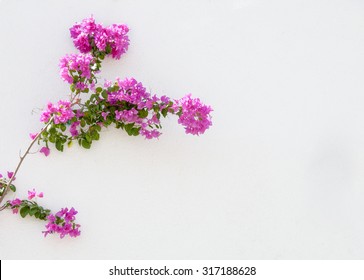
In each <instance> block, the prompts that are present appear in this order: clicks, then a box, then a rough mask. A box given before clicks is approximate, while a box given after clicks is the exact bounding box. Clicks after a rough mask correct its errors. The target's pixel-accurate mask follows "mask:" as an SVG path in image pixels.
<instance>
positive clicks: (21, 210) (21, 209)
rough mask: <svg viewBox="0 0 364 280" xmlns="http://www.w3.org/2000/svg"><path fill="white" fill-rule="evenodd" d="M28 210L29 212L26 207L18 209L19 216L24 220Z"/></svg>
mask: <svg viewBox="0 0 364 280" xmlns="http://www.w3.org/2000/svg"><path fill="white" fill-rule="evenodd" d="M29 210H30V208H29V206H28V205H26V206H24V207H22V208H20V216H22V218H25V216H26V215H28V213H29Z"/></svg>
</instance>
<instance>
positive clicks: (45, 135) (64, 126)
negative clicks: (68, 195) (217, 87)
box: [0, 17, 212, 238]
mask: <svg viewBox="0 0 364 280" xmlns="http://www.w3.org/2000/svg"><path fill="white" fill-rule="evenodd" d="M128 32H129V29H128V27H127V26H126V25H124V24H112V25H110V26H107V27H104V26H103V25H102V24H99V23H96V22H95V20H94V18H93V17H90V18H86V19H84V20H82V22H80V23H76V24H75V25H73V26H72V27H71V28H70V34H71V38H72V40H73V43H74V45H75V47H76V48H77V49H78V50H79V53H77V54H68V55H65V56H64V57H62V58H61V60H60V65H59V66H60V75H61V78H62V79H63V80H64V81H65V82H67V83H68V84H70V93H69V96H68V99H67V100H60V101H58V102H57V103H56V104H53V103H48V104H47V106H46V108H45V109H44V110H43V112H42V113H41V116H40V121H41V122H42V123H43V124H44V126H43V128H42V129H41V130H40V131H39V132H38V133H34V134H33V133H31V134H30V137H31V139H32V140H31V142H30V144H29V146H28V148H27V149H26V151H25V153H24V154H23V155H21V156H20V159H19V163H18V165H17V166H16V168H15V170H14V172H7V178H5V177H3V175H1V174H0V205H1V203H2V202H3V200H4V198H5V196H6V195H7V194H8V192H9V191H12V192H14V193H15V192H16V187H15V185H14V181H15V179H16V175H17V173H18V171H19V169H20V167H21V165H22V163H23V161H24V159H25V158H26V156H27V155H28V154H29V153H30V151H31V149H32V147H33V146H34V144H36V143H37V144H38V145H40V146H41V148H40V150H39V152H40V153H43V154H44V155H45V156H48V155H49V154H50V151H51V146H52V145H54V147H55V148H56V149H57V150H58V151H61V152H62V151H63V150H64V148H65V147H66V146H67V147H71V146H72V145H73V143H77V144H78V145H80V146H81V147H83V148H85V149H90V148H91V146H92V143H93V142H94V141H98V140H99V139H100V133H101V132H102V129H104V128H107V127H108V126H110V125H112V126H114V127H116V128H117V129H121V130H124V131H125V132H126V133H127V134H128V135H129V136H138V135H141V136H143V137H144V138H145V139H153V138H158V137H159V136H160V135H161V132H160V130H161V129H162V124H161V118H166V117H167V116H168V115H170V114H172V115H177V116H178V123H179V124H181V125H182V126H183V127H184V128H185V132H186V133H187V134H193V135H200V134H203V133H204V132H205V131H206V130H207V129H208V128H209V127H210V126H211V125H212V122H211V115H210V113H211V111H212V109H211V107H210V106H207V105H204V104H203V103H202V102H201V101H200V99H198V98H193V97H192V95H191V94H188V95H186V96H184V97H183V98H181V99H171V98H169V97H167V96H161V97H158V96H157V95H151V94H150V93H149V92H147V91H146V89H145V88H144V87H143V85H142V83H140V82H138V81H137V80H135V79H134V78H125V79H119V78H118V79H116V81H115V82H111V81H105V82H104V83H103V84H101V83H99V78H98V77H97V76H96V75H97V74H99V73H100V70H101V64H102V61H103V60H104V59H105V58H106V57H112V58H114V59H117V60H118V59H120V57H121V56H122V55H123V54H125V53H126V51H127V49H128V46H129V38H128V35H127V34H128ZM43 196H44V195H43V193H42V192H40V193H37V191H36V190H35V189H33V190H29V191H28V199H20V198H15V199H12V200H7V201H6V202H5V203H4V204H3V205H2V206H0V211H3V210H5V209H10V210H12V212H13V213H14V214H18V213H19V214H20V216H21V217H23V218H25V217H27V216H33V217H34V218H36V219H39V220H42V221H46V222H47V224H46V229H45V230H44V231H43V233H44V235H45V236H47V235H48V234H53V233H58V234H59V235H60V237H61V238H63V237H64V236H66V235H69V236H70V237H76V236H79V235H80V230H79V228H80V225H79V224H77V223H76V218H75V216H76V214H77V211H76V210H75V209H74V208H73V207H72V208H71V209H68V208H62V209H61V210H60V211H58V212H56V213H52V211H51V210H49V209H45V208H43V207H42V206H40V205H39V204H38V202H37V199H38V198H39V199H41V198H43Z"/></svg>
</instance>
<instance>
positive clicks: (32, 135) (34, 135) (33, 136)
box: [29, 133, 38, 140]
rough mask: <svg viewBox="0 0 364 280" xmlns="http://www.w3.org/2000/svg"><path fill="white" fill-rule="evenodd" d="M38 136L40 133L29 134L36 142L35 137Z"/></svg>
mask: <svg viewBox="0 0 364 280" xmlns="http://www.w3.org/2000/svg"><path fill="white" fill-rule="evenodd" d="M37 136H38V133H29V137H30V138H31V139H32V140H34V138H35V137H37Z"/></svg>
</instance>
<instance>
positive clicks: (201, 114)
mask: <svg viewBox="0 0 364 280" xmlns="http://www.w3.org/2000/svg"><path fill="white" fill-rule="evenodd" d="M175 105H177V106H180V108H181V115H180V117H179V119H178V123H179V124H181V125H183V126H184V127H185V131H186V133H187V134H193V135H199V134H203V133H204V132H205V131H206V129H208V128H209V127H210V126H211V125H212V122H211V116H210V112H211V111H212V108H211V107H210V106H207V105H205V104H203V103H202V102H201V101H200V99H199V98H192V96H191V94H187V95H186V96H185V97H183V98H181V99H179V100H176V103H175ZM178 109H179V108H178V107H177V108H174V110H176V111H178Z"/></svg>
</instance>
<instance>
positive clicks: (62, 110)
mask: <svg viewBox="0 0 364 280" xmlns="http://www.w3.org/2000/svg"><path fill="white" fill-rule="evenodd" d="M71 105H72V104H71V102H70V101H67V100H66V101H64V100H60V101H58V103H57V105H55V104H52V103H51V102H49V103H48V104H47V108H46V109H45V110H44V111H43V112H42V114H41V116H40V121H41V122H44V123H47V122H49V120H50V118H51V117H52V116H53V118H54V120H53V121H54V123H55V124H60V123H66V122H68V121H69V120H70V119H72V118H73V116H74V115H75V114H74V113H73V111H72V108H71Z"/></svg>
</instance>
